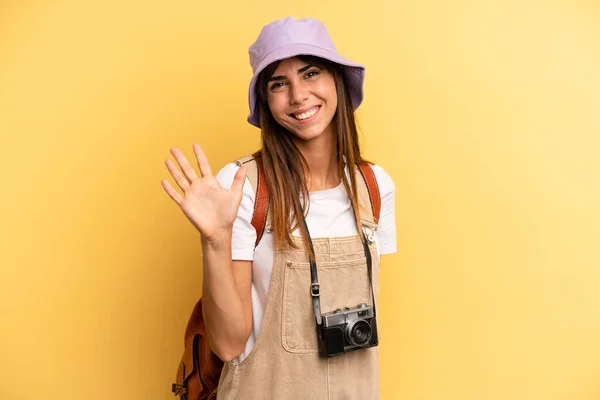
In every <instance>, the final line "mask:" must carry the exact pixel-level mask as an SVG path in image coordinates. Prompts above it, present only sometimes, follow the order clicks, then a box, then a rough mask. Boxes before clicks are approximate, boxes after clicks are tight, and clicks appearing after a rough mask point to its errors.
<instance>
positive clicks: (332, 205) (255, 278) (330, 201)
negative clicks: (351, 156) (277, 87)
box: [216, 163, 396, 364]
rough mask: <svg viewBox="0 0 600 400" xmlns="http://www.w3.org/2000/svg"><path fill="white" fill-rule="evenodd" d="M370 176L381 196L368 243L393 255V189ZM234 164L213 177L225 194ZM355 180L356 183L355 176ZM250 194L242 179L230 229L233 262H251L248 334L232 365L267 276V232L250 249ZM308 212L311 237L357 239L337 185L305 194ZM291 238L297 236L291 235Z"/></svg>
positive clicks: (260, 305)
mask: <svg viewBox="0 0 600 400" xmlns="http://www.w3.org/2000/svg"><path fill="white" fill-rule="evenodd" d="M372 167H373V172H374V173H375V178H376V179H377V183H378V184H379V192H380V194H381V214H380V218H379V225H378V227H377V232H375V233H374V238H375V241H376V243H377V248H378V252H379V254H377V259H376V260H374V262H375V261H377V262H379V255H380V254H391V253H395V252H396V222H395V216H394V195H395V186H394V182H393V181H392V179H391V178H390V176H389V175H388V174H387V173H386V172H385V171H384V170H383V169H382V168H381V167H379V166H377V165H373V166H372ZM238 168H239V167H238V166H237V164H235V163H230V164H227V165H226V166H225V167H223V169H221V171H219V173H218V174H217V176H216V178H217V180H218V181H219V183H220V184H221V185H222V186H223V187H224V188H226V189H229V188H230V187H231V184H232V182H233V177H234V175H235V173H236V172H237V170H238ZM357 179H361V178H360V177H357ZM254 198H255V193H254V190H253V189H252V185H251V184H250V181H249V180H248V179H247V178H246V182H245V183H244V188H243V197H242V202H241V204H240V208H239V210H238V215H237V218H236V220H235V222H234V224H233V236H232V241H231V250H232V258H233V259H234V260H249V261H252V332H251V333H250V337H249V338H248V341H247V342H246V347H245V349H244V352H243V353H242V354H240V355H239V356H238V357H237V358H236V359H235V360H233V363H235V364H237V363H240V362H242V361H243V360H244V359H245V358H246V357H247V356H248V354H250V351H251V350H252V347H253V346H254V343H255V341H256V338H257V337H258V333H259V331H260V326H261V323H262V320H263V316H264V311H265V307H266V305H267V297H268V296H269V286H270V284H271V272H272V271H273V256H274V252H273V236H272V234H271V232H268V231H267V230H265V231H264V233H263V237H262V239H261V240H260V243H259V244H258V246H257V247H256V249H255V248H254V242H255V241H256V231H255V230H254V227H253V226H252V214H253V213H254ZM309 201H310V207H309V211H308V215H307V217H306V224H307V225H308V230H309V231H310V236H311V237H312V238H315V239H316V238H325V237H340V236H353V235H356V234H358V230H357V227H356V222H355V219H354V213H353V212H352V207H351V204H350V200H349V198H348V195H347V194H346V189H345V188H344V185H343V184H342V183H340V185H339V186H337V187H336V188H333V189H328V190H322V191H318V192H311V193H309ZM292 235H295V236H299V232H298V231H295V232H293V233H292Z"/></svg>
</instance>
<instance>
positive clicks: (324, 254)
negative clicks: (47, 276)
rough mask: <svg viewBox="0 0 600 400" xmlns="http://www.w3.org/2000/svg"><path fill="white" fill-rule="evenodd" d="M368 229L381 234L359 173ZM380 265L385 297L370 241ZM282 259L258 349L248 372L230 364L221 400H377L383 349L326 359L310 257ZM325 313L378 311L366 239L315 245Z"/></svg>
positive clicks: (299, 253)
mask: <svg viewBox="0 0 600 400" xmlns="http://www.w3.org/2000/svg"><path fill="white" fill-rule="evenodd" d="M357 184H358V188H359V201H360V213H361V219H362V221H361V223H362V225H363V226H366V227H368V228H369V229H375V228H376V226H375V223H374V222H373V221H374V220H373V213H372V211H371V207H370V202H369V195H368V191H367V188H366V185H365V184H364V181H363V180H362V178H361V176H360V174H358V173H357ZM366 236H367V238H368V241H369V248H370V251H371V258H372V260H373V264H372V265H373V287H374V290H375V297H376V298H377V295H378V292H379V289H378V288H379V257H378V255H377V248H376V244H375V243H374V242H373V237H372V235H366ZM294 239H295V240H296V242H297V244H298V245H299V249H286V250H282V251H277V250H276V251H275V254H274V264H273V273H272V276H271V286H270V288H269V296H268V299H267V304H266V309H265V314H264V317H263V322H262V325H261V328H260V333H259V335H258V337H257V339H256V343H255V345H254V348H253V349H252V351H251V352H250V354H249V355H248V357H247V358H245V359H244V361H242V362H241V363H240V364H233V363H230V362H229V363H225V365H224V367H223V372H222V373H221V379H220V381H219V389H218V394H217V400H270V399H274V400H305V399H311V400H377V399H379V348H378V347H371V348H367V349H359V350H354V351H350V352H347V353H344V354H341V355H337V356H334V357H330V358H326V357H321V356H320V355H319V354H318V348H317V332H316V323H315V316H314V311H313V306H312V299H311V295H310V292H309V289H310V283H311V280H310V268H309V263H308V253H307V252H306V251H305V250H304V244H303V243H302V241H301V240H300V238H294ZM312 241H313V245H314V249H315V254H316V261H317V268H318V278H319V283H320V284H321V291H320V292H321V310H322V312H323V313H325V312H329V311H333V310H335V309H338V308H344V307H350V308H354V307H356V306H357V305H358V304H359V303H367V304H369V305H372V296H371V287H370V283H369V278H368V272H367V264H366V259H365V253H364V247H363V244H362V242H361V237H360V236H358V235H356V236H350V237H338V238H324V239H312Z"/></svg>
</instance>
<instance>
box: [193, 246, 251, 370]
mask: <svg viewBox="0 0 600 400" xmlns="http://www.w3.org/2000/svg"><path fill="white" fill-rule="evenodd" d="M225 242H226V243H227V244H225V245H222V246H216V245H214V243H212V244H211V243H207V242H206V241H204V240H203V241H202V253H203V259H204V273H203V283H202V305H203V315H204V321H205V324H206V328H207V330H208V332H209V338H210V343H211V347H212V349H213V351H214V352H215V354H217V355H218V356H219V357H220V358H221V359H223V360H224V361H230V360H231V359H233V358H235V357H237V356H238V355H239V354H240V353H241V352H242V351H243V349H244V345H245V343H246V340H247V337H248V327H247V326H246V318H245V316H244V308H243V303H242V301H241V299H240V296H239V294H238V291H237V289H236V286H235V280H234V277H233V271H232V260H231V240H230V239H229V240H228V241H225Z"/></svg>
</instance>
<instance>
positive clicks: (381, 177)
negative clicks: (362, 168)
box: [371, 164, 396, 197]
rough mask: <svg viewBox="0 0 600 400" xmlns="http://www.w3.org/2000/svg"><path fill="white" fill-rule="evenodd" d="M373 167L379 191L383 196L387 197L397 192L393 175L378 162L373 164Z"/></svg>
mask: <svg viewBox="0 0 600 400" xmlns="http://www.w3.org/2000/svg"><path fill="white" fill-rule="evenodd" d="M371 169H373V173H374V174H375V179H377V185H378V186H379V193H380V194H381V197H385V196H387V195H390V194H392V193H394V192H395V190H396V186H395V184H394V181H393V179H392V177H391V176H390V175H389V174H388V173H387V172H386V171H385V170H384V169H383V167H381V166H379V165H377V164H371Z"/></svg>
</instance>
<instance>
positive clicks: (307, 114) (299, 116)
mask: <svg viewBox="0 0 600 400" xmlns="http://www.w3.org/2000/svg"><path fill="white" fill-rule="evenodd" d="M318 110H319V107H315V108H312V109H310V110H308V111H307V112H305V113H302V114H294V117H295V118H296V119H300V120H302V119H306V118H310V117H312V116H313V115H315V114H316V113H317V111H318Z"/></svg>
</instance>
